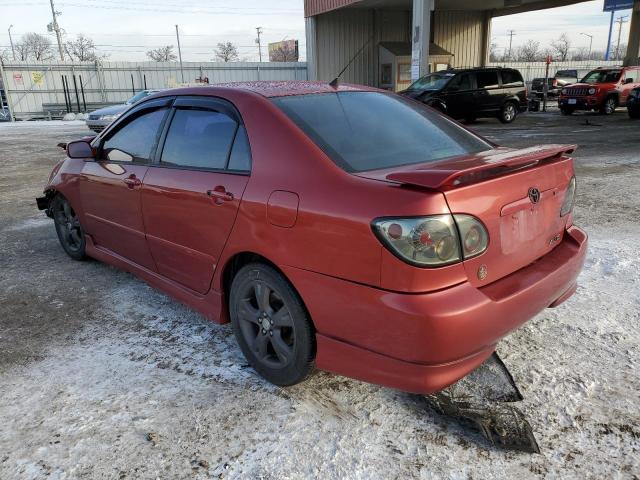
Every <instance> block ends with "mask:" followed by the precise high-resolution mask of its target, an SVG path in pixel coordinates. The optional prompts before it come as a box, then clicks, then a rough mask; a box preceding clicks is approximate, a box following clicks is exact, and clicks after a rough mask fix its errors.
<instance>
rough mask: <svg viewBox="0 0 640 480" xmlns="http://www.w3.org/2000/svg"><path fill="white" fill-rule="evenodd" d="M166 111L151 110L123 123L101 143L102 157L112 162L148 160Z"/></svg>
mask: <svg viewBox="0 0 640 480" xmlns="http://www.w3.org/2000/svg"><path fill="white" fill-rule="evenodd" d="M166 113H167V109H166V108H160V109H157V110H152V111H150V112H146V113H143V114H142V115H140V116H137V117H135V118H134V119H133V120H131V121H130V122H128V123H127V124H125V125H124V126H123V127H122V128H120V129H119V130H117V131H116V132H115V133H114V134H113V135H110V136H109V137H108V138H107V139H106V140H105V141H104V143H103V144H102V157H103V159H104V160H111V161H114V162H134V161H137V162H147V161H149V159H150V158H151V154H152V152H153V148H154V146H155V144H156V142H157V141H158V136H159V133H160V125H162V121H163V119H164V116H165V114H166Z"/></svg>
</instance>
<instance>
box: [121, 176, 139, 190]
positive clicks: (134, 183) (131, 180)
mask: <svg viewBox="0 0 640 480" xmlns="http://www.w3.org/2000/svg"><path fill="white" fill-rule="evenodd" d="M124 183H126V184H127V187H129V188H135V187H139V186H140V185H142V181H141V180H140V179H139V178H138V177H136V176H135V174H133V173H132V174H131V175H129V176H128V177H127V178H125V179H124Z"/></svg>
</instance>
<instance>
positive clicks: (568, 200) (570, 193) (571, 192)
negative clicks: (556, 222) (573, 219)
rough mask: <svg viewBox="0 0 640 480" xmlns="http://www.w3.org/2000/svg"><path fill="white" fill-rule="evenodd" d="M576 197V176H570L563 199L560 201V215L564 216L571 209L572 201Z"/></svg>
mask: <svg viewBox="0 0 640 480" xmlns="http://www.w3.org/2000/svg"><path fill="white" fill-rule="evenodd" d="M575 197H576V177H571V180H569V186H568V187H567V191H566V192H565V194H564V200H563V201H562V207H560V216H561V217H564V216H565V215H566V214H567V213H569V212H570V211H571V210H573V203H574V200H575Z"/></svg>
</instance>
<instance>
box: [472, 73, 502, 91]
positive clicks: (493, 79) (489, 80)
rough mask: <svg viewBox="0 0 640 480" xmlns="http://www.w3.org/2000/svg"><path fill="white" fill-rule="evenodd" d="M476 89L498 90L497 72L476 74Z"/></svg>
mask: <svg viewBox="0 0 640 480" xmlns="http://www.w3.org/2000/svg"><path fill="white" fill-rule="evenodd" d="M476 82H478V88H498V72H496V71H493V72H492V71H488V72H476Z"/></svg>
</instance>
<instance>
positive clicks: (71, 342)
mask: <svg viewBox="0 0 640 480" xmlns="http://www.w3.org/2000/svg"><path fill="white" fill-rule="evenodd" d="M67 128H68V127H64V131H65V132H66V131H67ZM76 130H77V133H83V132H84V130H81V129H76ZM69 131H70V130H69ZM0 133H1V132H0ZM0 139H1V137H0ZM51 148H53V147H51ZM49 151H53V150H51V149H50V150H49ZM35 156H37V153H36V154H34V157H35ZM15 159H16V160H17V161H25V160H24V159H23V158H18V157H15ZM3 161H5V163H7V164H8V165H9V167H10V166H11V165H13V163H12V161H8V162H7V159H6V157H5V158H3ZM52 161H53V159H52V160H51V161H50V162H49V165H50V164H51V162H52ZM629 162H637V158H634V157H622V158H615V157H613V156H612V157H608V159H607V161H606V162H602V161H601V160H600V158H599V157H589V158H582V159H581V164H580V167H579V168H580V169H579V172H578V173H579V200H578V202H579V206H578V207H577V209H576V223H578V224H580V225H582V226H584V227H585V228H586V229H587V231H588V233H589V234H590V250H589V256H588V259H587V263H586V266H585V269H584V271H583V273H582V274H581V276H580V287H579V289H578V292H577V294H576V295H575V296H574V297H572V298H571V299H570V300H569V301H567V302H566V303H565V304H563V305H561V306H560V307H558V308H556V309H552V310H545V311H544V312H542V313H541V314H539V315H538V316H537V317H536V318H535V319H533V320H532V321H531V322H529V323H528V324H527V325H526V326H524V327H523V328H521V329H519V330H518V331H516V332H514V333H513V334H512V335H510V336H509V337H507V338H506V339H505V340H504V341H503V342H502V343H501V344H500V345H499V348H498V351H499V353H500V355H501V356H502V358H503V359H504V361H505V363H506V364H507V366H508V367H509V368H510V370H511V372H512V373H513V375H514V377H515V380H516V382H517V383H518V385H519V386H520V389H521V391H522V392H523V394H524V397H525V400H524V401H523V402H522V403H521V408H522V410H523V411H524V412H525V413H526V414H527V415H528V418H529V420H530V423H531V425H532V427H533V430H534V432H535V434H536V437H537V439H538V443H539V444H540V447H541V450H542V454H541V455H530V454H521V453H514V452H504V451H500V450H496V449H494V448H492V447H491V446H489V445H487V444H486V443H485V442H484V440H483V438H482V437H481V436H480V434H479V433H478V432H477V431H476V430H474V429H473V428H470V426H469V425H467V424H464V423H459V422H458V421H457V420H454V419H449V418H447V417H442V416H439V415H437V414H435V413H433V412H432V411H430V410H429V409H428V408H427V406H426V403H425V401H424V399H423V398H422V397H420V396H418V395H410V394H406V393H403V392H398V391H395V390H391V389H387V388H383V387H378V386H375V385H369V384H365V383H361V382H357V381H355V380H350V379H347V378H343V377H338V376H335V375H332V374H327V373H321V372H319V373H317V374H316V375H315V376H313V377H312V378H311V379H309V380H308V381H307V382H306V383H304V384H301V385H298V386H294V387H290V388H286V389H283V388H278V387H274V386H272V385H269V384H267V383H266V382H264V381H263V380H261V379H260V378H259V377H258V376H257V375H256V374H255V373H254V372H253V370H252V369H251V368H249V367H248V365H247V364H246V362H245V360H244V358H243V357H242V355H241V353H240V351H239V349H238V347H237V346H236V343H235V340H234V338H233V335H232V332H231V328H230V327H229V326H217V325H214V324H212V323H209V322H207V321H206V320H204V319H203V318H202V317H200V316H199V315H197V314H195V313H193V312H192V311H190V310H189V309H187V308H186V307H183V306H181V305H180V304H178V303H176V302H175V301H173V300H171V299H170V298H168V297H166V296H165V295H163V294H161V293H159V292H157V291H156V290H154V289H152V288H150V287H148V286H147V285H146V284H144V283H143V282H141V281H139V280H137V279H136V278H134V277H133V276H131V275H129V274H126V273H123V272H120V271H118V270H116V269H114V268H112V267H109V266H106V265H103V264H100V263H98V262H91V261H90V262H82V263H78V262H73V261H71V260H69V259H68V258H66V257H65V255H64V254H63V253H62V252H61V250H60V248H59V247H58V245H57V240H56V238H55V233H54V230H53V225H52V224H51V223H50V222H43V221H39V220H38V218H39V217H38V216H36V214H35V213H34V211H33V208H34V207H33V205H31V204H27V203H26V202H27V200H28V199H30V198H32V196H34V195H35V194H37V191H33V189H31V190H29V188H31V187H26V186H25V185H29V183H28V182H27V183H20V184H17V183H16V182H14V181H13V180H12V178H13V177H11V178H9V179H7V177H4V176H3V173H2V171H0V193H2V196H0V205H2V207H3V208H2V210H1V211H0V213H1V214H2V222H0V252H1V253H2V255H0V272H3V273H2V274H0V479H14V478H17V479H45V478H47V479H61V480H62V479H76V478H81V479H94V478H105V479H112V478H131V479H139V478H140V479H147V478H163V479H164V478H168V479H182V478H184V479H187V478H189V479H191V478H194V479H200V478H203V479H204V478H240V479H254V478H264V479H298V478H348V479H370V478H376V479H377V478H380V479H393V478H401V479H405V478H424V479H432V478H433V479H439V478H451V479H469V478H474V479H485V478H498V479H513V478H532V477H546V478H576V479H583V478H597V479H601V478H614V479H615V478H638V476H640V408H639V405H640V394H639V393H638V392H640V374H639V372H640V370H639V367H640V365H639V364H640V349H639V347H638V344H639V341H640V333H639V329H638V323H639V321H640V315H639V312H640V308H639V307H640V295H639V294H640V259H639V258H638V253H637V252H638V249H637V244H638V242H637V239H638V237H639V236H640V225H639V224H638V221H637V216H638V212H640V209H639V208H638V206H639V203H638V200H637V197H636V196H635V195H634V194H633V192H637V185H638V170H637V166H634V168H631V167H630V165H629ZM9 170H10V171H16V172H19V173H20V171H21V169H19V168H15V169H14V170H11V168H10V169H9ZM35 170H36V171H37V172H39V171H38V169H37V168H36V169H35ZM41 170H42V171H41V172H39V173H38V175H40V174H42V173H43V172H45V171H46V169H45V168H41ZM5 172H6V170H5ZM45 175H46V173H45ZM41 181H42V179H37V181H36V180H33V181H32V183H34V184H38V182H40V183H41ZM3 185H4V186H3ZM618 192H626V193H625V194H623V195H622V196H621V195H618V194H617V193H618ZM5 193H10V195H9V196H5ZM7 199H9V200H7ZM31 202H32V200H31Z"/></svg>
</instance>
